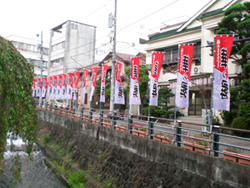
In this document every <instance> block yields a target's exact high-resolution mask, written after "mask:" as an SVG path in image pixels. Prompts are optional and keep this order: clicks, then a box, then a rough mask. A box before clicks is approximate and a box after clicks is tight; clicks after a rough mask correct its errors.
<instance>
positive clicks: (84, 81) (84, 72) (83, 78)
mask: <svg viewBox="0 0 250 188" xmlns="http://www.w3.org/2000/svg"><path fill="white" fill-rule="evenodd" d="M88 72H89V71H88V70H87V69H84V71H83V76H82V87H85V86H86V79H87V76H88Z"/></svg>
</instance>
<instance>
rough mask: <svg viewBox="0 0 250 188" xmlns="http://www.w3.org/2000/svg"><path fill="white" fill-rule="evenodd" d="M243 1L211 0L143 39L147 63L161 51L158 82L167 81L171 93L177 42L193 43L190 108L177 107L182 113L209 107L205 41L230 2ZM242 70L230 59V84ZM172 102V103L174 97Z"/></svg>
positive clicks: (210, 65)
mask: <svg viewBox="0 0 250 188" xmlns="http://www.w3.org/2000/svg"><path fill="white" fill-rule="evenodd" d="M243 2H244V1H240V0H219V1H218V0H211V1H210V2H209V3H208V4H207V5H206V6H204V7H203V8H202V9H201V10H200V11H199V12H197V13H196V14H195V15H194V16H193V17H192V18H191V19H189V20H188V21H187V22H185V23H179V24H175V25H173V26H168V27H167V28H163V29H162V30H161V31H160V32H158V33H155V34H153V35H150V36H149V39H148V41H146V43H147V44H148V48H147V49H146V51H147V64H150V63H151V53H152V52H153V51H162V52H164V59H163V68H162V70H161V74H160V78H159V86H161V85H164V86H166V85H167V86H168V87H170V88H171V89H172V92H173V93H175V91H176V81H177V74H176V71H177V62H178V47H179V45H180V44H187V43H193V44H194V54H193V63H192V70H191V84H190V89H189V108H178V110H179V111H180V112H182V113H183V114H184V115H185V116H201V115H202V109H205V108H206V109H210V108H211V105H212V104H211V101H212V73H213V56H211V47H209V46H208V43H210V42H213V41H214V36H215V34H216V31H217V30H218V22H220V21H221V20H222V19H223V18H224V11H225V10H227V9H228V8H229V7H231V6H232V5H236V4H238V3H243ZM241 70H242V69H241V67H240V66H239V65H237V63H236V62H234V61H232V60H231V59H229V62H228V74H229V79H230V85H231V86H234V85H237V84H239V79H238V74H240V73H241ZM171 103H172V104H174V98H173V99H172V100H171ZM215 115H219V112H217V111H216V112H215Z"/></svg>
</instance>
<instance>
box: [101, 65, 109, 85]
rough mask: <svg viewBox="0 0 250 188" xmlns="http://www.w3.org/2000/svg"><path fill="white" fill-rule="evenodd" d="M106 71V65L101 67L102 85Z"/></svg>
mask: <svg viewBox="0 0 250 188" xmlns="http://www.w3.org/2000/svg"><path fill="white" fill-rule="evenodd" d="M107 70H108V65H102V83H105V81H106V74H107Z"/></svg>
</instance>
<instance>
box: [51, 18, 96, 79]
mask: <svg viewBox="0 0 250 188" xmlns="http://www.w3.org/2000/svg"><path fill="white" fill-rule="evenodd" d="M95 40H96V27H95V26H91V25H86V24H83V23H80V22H75V21H71V20H68V21H66V22H64V23H62V24H60V25H58V26H56V27H54V28H52V29H51V34H50V48H49V76H53V75H60V74H63V73H68V72H74V71H75V70H77V69H79V68H82V67H85V66H88V65H91V64H93V63H94V61H95Z"/></svg>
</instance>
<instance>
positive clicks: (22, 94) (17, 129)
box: [0, 37, 37, 181]
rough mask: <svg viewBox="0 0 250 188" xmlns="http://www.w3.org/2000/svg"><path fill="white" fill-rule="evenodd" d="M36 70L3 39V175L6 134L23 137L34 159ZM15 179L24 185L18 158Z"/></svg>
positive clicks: (0, 65)
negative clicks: (34, 85)
mask: <svg viewBox="0 0 250 188" xmlns="http://www.w3.org/2000/svg"><path fill="white" fill-rule="evenodd" d="M33 78H35V75H34V69H33V67H32V65H31V64H29V63H28V62H27V61H26V59H25V58H24V57H23V56H22V55H21V54H20V53H19V52H18V51H17V50H16V48H15V47H14V46H13V45H12V43H11V42H9V41H7V40H5V39H4V38H2V37H0V107H1V108H0V125H1V126H0V175H1V174H3V172H4V170H5V166H4V162H3V157H4V156H3V154H4V150H5V146H6V136H7V132H8V131H9V132H11V133H12V134H13V135H14V137H16V136H17V135H19V136H21V137H22V139H23V141H24V142H25V143H26V146H27V147H26V148H27V150H26V152H27V153H28V157H29V159H31V155H30V154H31V151H32V146H33V143H34V141H35V133H36V125H37V115H36V104H35V100H34V98H33V97H32V88H31V85H32V84H33ZM13 165H14V166H13V172H14V177H15V178H16V179H17V180H18V181H21V177H20V172H21V169H20V163H19V162H18V157H17V158H16V159H15V162H14V163H13Z"/></svg>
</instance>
